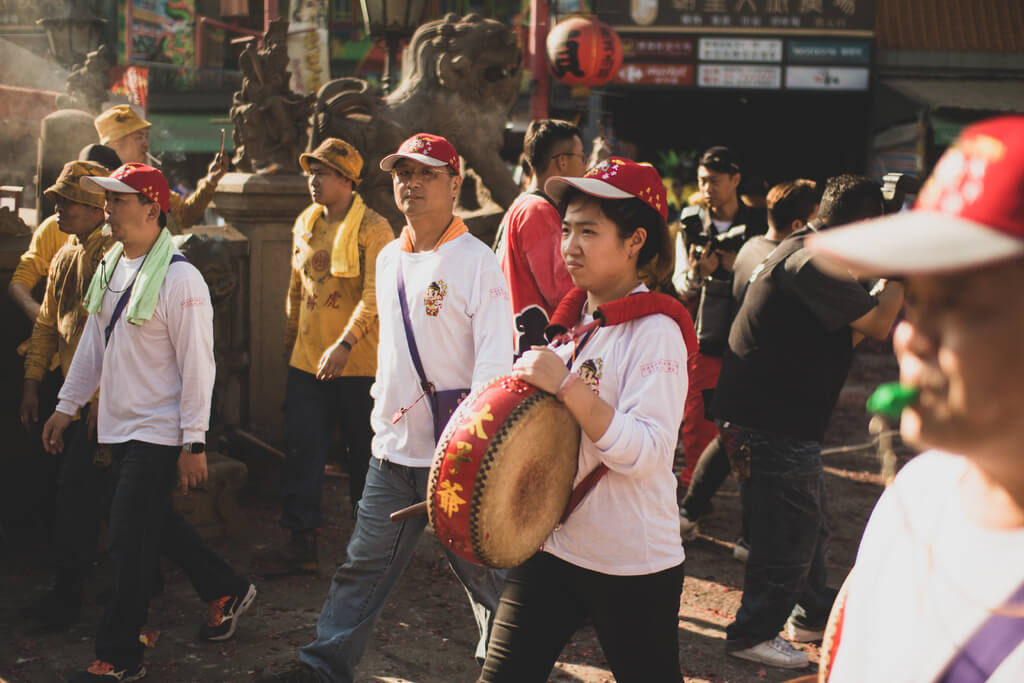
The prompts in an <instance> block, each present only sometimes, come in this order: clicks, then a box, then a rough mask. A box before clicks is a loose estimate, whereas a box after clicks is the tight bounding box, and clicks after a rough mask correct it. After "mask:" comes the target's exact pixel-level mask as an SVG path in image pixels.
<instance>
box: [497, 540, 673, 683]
mask: <svg viewBox="0 0 1024 683" xmlns="http://www.w3.org/2000/svg"><path fill="white" fill-rule="evenodd" d="M682 587H683V565H681V564H680V565H679V566H677V567H672V568H670V569H666V570H664V571H661V572H657V573H655V574H646V575H642V576H612V575H609V574H601V573H599V572H595V571H590V570H588V569H583V568H581V567H577V566H576V565H574V564H570V563H568V562H565V561H564V560H561V559H559V558H557V557H554V556H553V555H550V554H548V553H544V552H539V553H537V554H536V555H534V556H533V557H531V558H530V559H529V560H527V561H526V562H524V563H523V564H522V565H520V566H519V567H516V568H515V569H513V570H512V571H511V572H509V575H508V578H507V579H506V580H505V590H504V592H503V593H502V595H501V603H500V604H499V606H498V612H497V614H495V616H494V627H493V628H492V630H491V640H490V642H489V643H488V645H487V660H486V661H485V662H484V667H483V671H481V673H480V681H481V683H502V682H508V683H533V682H534V681H536V682H537V683H544V681H547V680H548V675H549V674H550V672H551V669H552V667H553V666H554V665H555V662H556V661H557V660H558V655H559V653H561V651H562V648H564V647H565V644H566V643H567V642H569V639H570V638H571V637H572V635H573V633H575V632H576V630H577V629H578V628H579V627H580V626H581V625H582V624H583V621H584V619H586V618H588V617H589V618H590V620H591V622H592V623H593V624H594V629H595V630H596V631H597V638H598V640H599V641H600V643H601V649H602V650H604V654H605V657H606V658H607V659H608V664H609V666H610V667H611V670H612V673H613V674H614V675H615V680H616V681H619V683H681V681H682V680H683V675H682V672H681V670H680V668H679V596H680V594H681V593H682Z"/></svg>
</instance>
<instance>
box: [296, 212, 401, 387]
mask: <svg viewBox="0 0 1024 683" xmlns="http://www.w3.org/2000/svg"><path fill="white" fill-rule="evenodd" d="M316 209H317V205H316V204H312V205H310V206H309V207H308V208H306V210H305V211H303V212H302V214H300V215H299V217H298V218H297V219H296V220H295V226H294V229H293V236H292V237H293V239H292V274H291V282H290V283H289V285H288V300H287V302H286V304H285V313H286V314H287V316H288V328H287V338H286V343H287V344H288V348H291V349H292V352H291V362H290V364H291V366H292V367H294V368H297V369H299V370H302V371H304V372H308V373H311V374H316V370H317V365H318V364H319V362H320V356H322V355H323V353H324V351H325V350H327V348H328V347H330V346H332V345H333V344H334V343H335V342H337V341H338V340H339V339H341V338H342V337H344V336H345V335H346V334H348V333H351V334H352V336H354V337H355V338H356V339H357V340H358V342H357V343H356V344H355V345H353V347H352V353H351V355H349V359H348V363H347V364H346V365H345V370H344V372H343V373H342V375H343V376H345V377H373V376H374V375H375V374H376V373H377V340H378V336H377V291H376V282H375V278H376V270H377V254H379V253H380V250H381V249H382V248H383V247H384V245H386V244H387V243H388V242H390V241H392V240H393V239H394V233H393V232H392V231H391V225H390V224H389V223H388V222H387V220H386V219H385V218H384V217H383V216H381V215H380V214H378V213H376V212H375V211H373V210H372V209H370V208H369V207H367V208H366V211H365V213H364V214H363V220H362V222H361V223H360V224H359V234H358V240H359V275H358V276H356V277H335V276H333V275H331V272H330V269H331V250H332V248H333V246H334V238H335V235H336V233H337V231H338V228H339V227H340V226H341V223H342V221H336V222H332V223H328V222H327V221H326V220H325V219H324V218H323V216H322V215H321V216H320V218H318V219H317V220H316V222H315V223H314V224H313V228H312V230H310V231H309V232H307V231H306V228H305V227H304V226H305V225H306V223H307V222H308V221H307V218H308V216H310V215H312V213H313V211H314V210H316Z"/></svg>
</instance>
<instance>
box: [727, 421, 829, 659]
mask: <svg viewBox="0 0 1024 683" xmlns="http://www.w3.org/2000/svg"><path fill="white" fill-rule="evenodd" d="M721 435H722V443H723V445H724V446H725V450H726V452H727V453H728V454H729V460H730V462H731V463H732V470H733V473H734V474H735V475H736V478H737V479H738V480H739V482H740V498H741V500H742V502H743V522H744V527H745V528H746V530H747V534H748V537H747V540H748V541H749V543H750V557H749V558H748V559H747V563H746V569H745V573H744V577H743V598H742V601H741V603H740V608H739V610H738V611H737V612H736V619H735V620H734V621H733V623H731V624H730V625H729V627H728V628H727V629H726V640H727V646H728V647H729V648H730V649H745V648H747V647H751V646H753V645H756V644H758V643H761V642H764V641H766V640H771V639H772V638H774V637H775V636H776V635H778V633H779V631H780V630H781V629H782V627H783V626H784V625H785V623H786V620H787V619H789V618H790V617H792V619H793V621H794V622H795V623H796V624H797V625H798V626H801V627H803V628H808V629H820V628H824V626H825V622H826V621H827V620H828V614H829V611H830V610H831V609H832V603H833V602H834V601H835V596H836V591H835V590H833V589H830V588H828V587H827V586H826V585H825V580H826V568H825V555H826V552H827V549H828V526H827V524H826V522H825V514H826V513H825V479H824V473H823V471H822V467H821V444H820V443H819V442H817V441H806V440H800V439H794V438H790V437H785V436H780V435H776V434H769V433H766V432H761V431H756V430H751V429H745V428H742V427H737V426H735V425H729V424H727V423H723V424H722V425H721Z"/></svg>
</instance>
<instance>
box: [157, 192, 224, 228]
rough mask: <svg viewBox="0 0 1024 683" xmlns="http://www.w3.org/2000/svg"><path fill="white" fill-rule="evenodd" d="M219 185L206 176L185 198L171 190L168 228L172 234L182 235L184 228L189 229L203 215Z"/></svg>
mask: <svg viewBox="0 0 1024 683" xmlns="http://www.w3.org/2000/svg"><path fill="white" fill-rule="evenodd" d="M216 191H217V186H216V185H215V184H214V183H211V182H210V181H209V180H207V179H206V178H203V179H202V180H200V181H199V184H198V185H196V191H195V192H193V193H192V194H190V195H189V196H188V197H186V198H185V199H182V198H181V197H180V196H179V195H178V193H177V192H175V191H174V190H171V194H170V196H169V197H168V198H169V199H170V205H171V211H170V213H169V214H168V216H167V229H168V230H170V231H171V234H172V235H180V234H181V232H182V231H183V230H188V229H189V228H191V227H192V226H193V225H195V224H196V223H197V222H199V219H200V218H202V217H203V212H204V211H206V207H207V205H209V203H210V200H211V199H213V193H214V192H216Z"/></svg>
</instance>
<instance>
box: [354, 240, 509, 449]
mask: <svg viewBox="0 0 1024 683" xmlns="http://www.w3.org/2000/svg"><path fill="white" fill-rule="evenodd" d="M399 244H400V242H399V240H395V241H394V242H391V243H390V244H388V245H387V246H386V247H384V248H383V249H381V252H380V255H379V256H378V257H377V283H376V284H377V311H378V314H379V316H380V343H379V345H378V347H377V376H376V381H375V382H374V385H373V389H372V390H371V392H370V393H371V395H372V396H373V398H374V404H373V413H372V416H371V419H370V421H371V424H372V426H373V431H374V437H373V447H372V451H373V455H374V456H376V457H378V458H380V459H382V460H389V461H391V462H394V463H398V464H400V465H406V466H409V467H429V466H430V463H431V461H432V459H433V455H434V426H433V414H432V413H431V409H430V403H429V401H428V400H427V398H426V397H424V398H423V399H422V400H420V401H419V402H418V403H416V405H415V406H412V408H411V409H410V410H409V412H407V413H406V414H405V416H404V417H403V418H402V419H400V420H399V421H398V422H397V423H392V421H391V419H392V416H393V415H394V414H395V412H396V411H398V410H399V409H401V408H403V407H409V406H410V405H411V404H412V403H413V401H415V400H416V397H417V396H419V395H420V392H421V389H420V379H419V375H418V374H417V373H416V367H415V366H414V365H413V362H412V356H411V354H410V352H409V344H408V342H407V341H406V337H405V328H404V326H403V325H402V309H401V306H400V304H399V301H398V267H399V265H401V266H402V267H403V268H404V273H405V293H406V301H407V303H408V306H409V317H410V322H411V324H412V329H413V333H414V334H415V335H416V345H417V348H418V349H419V353H420V359H421V361H422V363H423V370H424V373H425V374H426V376H427V379H428V380H429V381H431V382H433V383H434V385H435V387H436V388H437V389H439V390H444V389H463V388H472V389H475V388H477V387H479V386H480V385H482V384H484V383H486V382H488V381H490V380H492V379H495V378H497V377H502V376H505V375H508V374H509V373H510V372H511V371H512V339H513V330H512V316H511V315H510V313H509V311H510V309H509V306H510V304H509V296H508V285H507V284H506V283H505V278H504V277H503V276H502V274H501V266H500V264H499V263H498V259H497V257H495V256H494V254H493V253H492V252H491V250H490V249H488V248H487V246H486V245H485V244H484V243H483V242H481V241H480V240H478V239H477V238H476V237H474V236H473V235H471V234H469V233H465V234H463V235H461V236H459V237H457V238H455V239H453V240H451V241H448V242H445V243H443V244H441V245H440V246H439V247H437V249H435V250H433V251H429V252H404V251H402V250H401V249H400V247H399Z"/></svg>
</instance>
